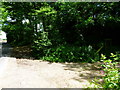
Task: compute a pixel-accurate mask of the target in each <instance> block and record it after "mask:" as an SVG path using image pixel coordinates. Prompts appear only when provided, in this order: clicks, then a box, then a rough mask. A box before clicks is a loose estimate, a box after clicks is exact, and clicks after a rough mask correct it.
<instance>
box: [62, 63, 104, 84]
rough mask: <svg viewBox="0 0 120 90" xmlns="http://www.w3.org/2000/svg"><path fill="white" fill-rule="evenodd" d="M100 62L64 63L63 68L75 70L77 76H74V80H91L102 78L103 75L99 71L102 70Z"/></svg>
mask: <svg viewBox="0 0 120 90" xmlns="http://www.w3.org/2000/svg"><path fill="white" fill-rule="evenodd" d="M101 64H102V63H100V62H95V63H82V62H81V63H65V66H64V68H65V70H70V71H74V72H77V74H78V76H79V77H74V78H73V79H74V80H77V81H79V82H83V81H84V80H87V81H91V80H93V79H94V78H97V79H102V77H103V76H104V75H103V74H101V73H100V71H101V70H102V67H101Z"/></svg>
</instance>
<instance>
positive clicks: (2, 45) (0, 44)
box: [0, 30, 12, 57]
mask: <svg viewBox="0 0 120 90" xmlns="http://www.w3.org/2000/svg"><path fill="white" fill-rule="evenodd" d="M11 49H12V48H11V47H10V45H9V44H7V35H6V33H5V32H4V31H2V30H0V57H10V52H11Z"/></svg>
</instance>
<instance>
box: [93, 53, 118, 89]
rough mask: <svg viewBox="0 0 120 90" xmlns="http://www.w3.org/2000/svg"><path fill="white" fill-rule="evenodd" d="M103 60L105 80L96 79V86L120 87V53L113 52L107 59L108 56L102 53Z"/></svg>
mask: <svg viewBox="0 0 120 90" xmlns="http://www.w3.org/2000/svg"><path fill="white" fill-rule="evenodd" d="M101 61H102V62H103V63H104V64H102V66H103V74H104V77H103V81H102V82H100V81H99V80H94V84H95V86H94V87H96V88H115V89H119V88H120V80H119V79H120V78H119V75H120V72H119V70H120V66H119V64H120V63H119V61H120V54H113V53H111V56H110V59H106V56H105V55H103V54H102V57H101Z"/></svg>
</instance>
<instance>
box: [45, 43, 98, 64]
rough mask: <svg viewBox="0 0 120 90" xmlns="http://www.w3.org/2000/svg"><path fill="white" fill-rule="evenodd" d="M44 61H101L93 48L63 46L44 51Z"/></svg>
mask: <svg viewBox="0 0 120 90" xmlns="http://www.w3.org/2000/svg"><path fill="white" fill-rule="evenodd" d="M44 53H46V54H45V56H44V57H43V60H48V61H51V62H82V61H84V62H93V61H96V60H98V59H99V55H98V54H97V53H96V52H95V50H94V49H93V48H92V46H81V47H78V46H71V45H61V46H58V47H54V48H50V49H47V50H45V51H44Z"/></svg>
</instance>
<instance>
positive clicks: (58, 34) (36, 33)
mask: <svg viewBox="0 0 120 90" xmlns="http://www.w3.org/2000/svg"><path fill="white" fill-rule="evenodd" d="M2 4H3V7H2V8H4V9H3V19H4V22H3V23H4V25H3V28H2V30H3V31H5V32H6V33H7V37H8V43H11V44H12V45H17V46H18V45H27V44H30V45H31V48H32V49H33V56H34V57H36V58H44V59H45V60H49V61H56V62H58V61H60V62H61V61H88V62H91V61H95V60H98V57H99V56H98V54H99V53H101V52H106V53H107V50H109V51H110V46H111V44H110V43H111V42H113V44H115V45H119V42H117V38H118V37H117V36H118V35H119V32H120V31H119V30H118V28H120V8H119V6H120V3H113V2H112V3H89V2H81V3H80V2H74V3H73V2H66V3H65V2H54V3H52V2H44V3H43V2H27V3H25V2H19V3H15V2H4V3H2ZM7 17H10V18H11V19H12V20H14V21H11V20H7ZM6 24H7V25H6ZM38 24H39V25H38ZM113 26H114V27H113ZM114 35H116V37H114Z"/></svg>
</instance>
